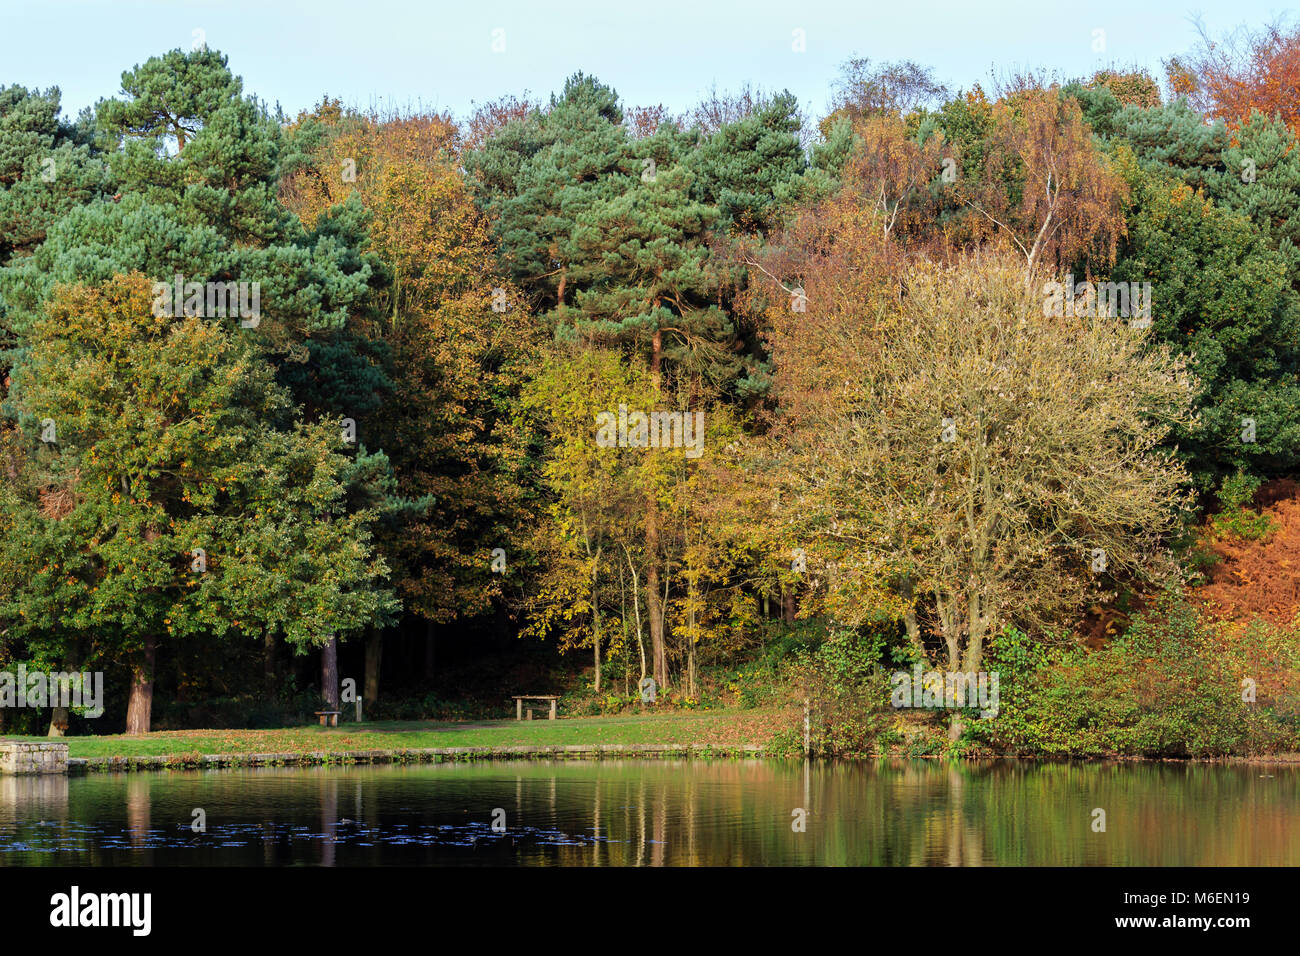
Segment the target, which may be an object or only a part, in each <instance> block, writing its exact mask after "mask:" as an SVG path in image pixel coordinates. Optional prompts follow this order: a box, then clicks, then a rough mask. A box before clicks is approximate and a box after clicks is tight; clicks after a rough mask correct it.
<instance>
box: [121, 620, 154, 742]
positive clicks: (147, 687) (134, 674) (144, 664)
mask: <svg viewBox="0 0 1300 956" xmlns="http://www.w3.org/2000/svg"><path fill="white" fill-rule="evenodd" d="M156 653H157V644H156V641H155V639H154V636H153V635H152V634H146V635H145V638H144V648H143V649H142V650H141V651H140V653H139V655H137V657H136V659H135V661H134V662H133V663H132V665H131V696H130V697H129V698H128V699H127V703H126V732H127V733H128V734H133V735H134V734H147V733H149V726H150V720H151V718H152V715H153V667H154V659H155V656H156Z"/></svg>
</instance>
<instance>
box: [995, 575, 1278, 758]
mask: <svg viewBox="0 0 1300 956" xmlns="http://www.w3.org/2000/svg"><path fill="white" fill-rule="evenodd" d="M988 666H989V668H990V669H997V670H999V671H1000V672H1001V690H1002V694H1001V696H1002V701H1001V708H1000V711H999V714H998V716H997V717H996V718H994V719H993V720H991V721H988V722H985V723H982V724H980V725H977V726H976V727H975V728H973V731H974V732H975V733H978V734H979V735H980V736H982V737H983V738H984V739H985V740H987V741H989V742H990V743H992V744H994V745H995V746H1001V747H1003V748H1005V749H1009V750H1013V751H1032V752H1035V753H1041V754H1045V755H1057V756H1089V755H1103V754H1125V755H1134V756H1146V757H1215V756H1223V755H1227V754H1252V753H1266V752H1276V751H1279V750H1286V749H1293V748H1295V746H1296V744H1297V740H1298V739H1300V720H1298V719H1297V718H1298V716H1300V706H1298V704H1300V643H1298V642H1297V641H1296V636H1295V635H1294V634H1288V633H1284V632H1283V631H1281V630H1280V629H1278V628H1276V627H1273V626H1271V625H1268V624H1266V623H1263V622H1257V623H1255V624H1252V625H1249V626H1245V627H1242V626H1233V625H1225V624H1217V623H1215V622H1213V621H1211V620H1210V619H1209V618H1208V617H1207V616H1206V615H1205V614H1204V613H1203V612H1202V611H1200V610H1199V609H1198V608H1196V607H1194V606H1193V605H1191V604H1190V603H1188V602H1187V601H1186V600H1185V599H1183V598H1182V597H1181V596H1178V595H1171V596H1169V597H1167V598H1165V599H1164V600H1162V601H1160V602H1159V603H1158V605H1157V606H1156V607H1155V608H1153V609H1152V610H1150V611H1148V612H1147V613H1145V614H1143V615H1140V616H1139V617H1137V618H1136V619H1135V620H1134V622H1133V624H1132V625H1131V626H1130V628H1129V629H1128V631H1127V632H1126V633H1125V634H1124V635H1123V636H1122V637H1120V638H1119V639H1117V640H1115V641H1113V642H1112V643H1110V644H1108V645H1107V646H1105V647H1103V648H1101V649H1099V650H1095V651H1087V650H1084V649H1082V648H1078V647H1051V646H1044V645H1034V644H1032V643H1031V642H1029V641H1028V639H1027V638H1026V637H1025V636H1024V635H1023V634H1021V633H1020V632H1017V631H1014V630H1010V629H1009V630H1008V631H1006V632H1004V634H1003V635H1001V636H1000V637H999V638H998V640H996V641H995V642H994V645H993V647H992V648H991V649H990V663H989V665H988ZM1247 679H1249V680H1250V681H1251V682H1253V686H1254V687H1255V694H1256V699H1255V700H1254V701H1253V702H1250V701H1247V700H1243V697H1244V696H1246V694H1245V691H1244V689H1243V688H1244V686H1245V682H1246V680H1247Z"/></svg>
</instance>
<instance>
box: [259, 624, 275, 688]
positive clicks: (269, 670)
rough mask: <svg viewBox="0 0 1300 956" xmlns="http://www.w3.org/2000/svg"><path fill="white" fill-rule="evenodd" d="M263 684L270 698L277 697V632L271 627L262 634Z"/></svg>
mask: <svg viewBox="0 0 1300 956" xmlns="http://www.w3.org/2000/svg"><path fill="white" fill-rule="evenodd" d="M262 686H263V688H264V689H265V690H266V696H267V699H268V700H274V699H275V698H276V696H277V695H276V679H275V632H274V631H272V630H271V629H270V628H269V627H268V628H267V629H266V631H265V632H264V633H263V634H262Z"/></svg>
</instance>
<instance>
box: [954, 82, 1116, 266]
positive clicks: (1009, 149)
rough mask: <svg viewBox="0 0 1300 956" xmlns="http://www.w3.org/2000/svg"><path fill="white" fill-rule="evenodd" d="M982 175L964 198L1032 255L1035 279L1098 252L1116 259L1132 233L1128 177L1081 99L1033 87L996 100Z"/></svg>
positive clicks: (960, 191) (960, 189)
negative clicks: (1127, 219)
mask: <svg viewBox="0 0 1300 956" xmlns="http://www.w3.org/2000/svg"><path fill="white" fill-rule="evenodd" d="M982 153H983V155H982V157H981V160H982V161H981V168H980V169H979V172H978V174H977V176H976V177H971V178H966V177H963V176H958V177H957V181H956V183H955V188H956V194H957V196H958V197H959V199H960V201H961V202H962V203H963V204H964V205H966V206H967V207H969V208H970V209H971V210H973V211H974V212H975V213H976V214H978V215H979V216H980V217H982V218H984V219H986V220H987V221H988V222H989V223H990V224H991V225H992V226H993V227H994V231H995V233H996V235H998V236H999V237H1001V238H1002V239H1003V240H1004V241H1006V242H1007V243H1008V244H1009V245H1010V246H1011V247H1013V248H1014V249H1015V250H1016V251H1017V252H1019V254H1020V256H1021V257H1022V258H1023V260H1024V264H1025V274H1026V276H1027V277H1030V276H1033V275H1036V274H1038V273H1039V272H1040V271H1041V270H1043V269H1064V268H1065V267H1066V266H1069V265H1072V264H1073V263H1075V262H1077V261H1079V260H1080V259H1082V258H1084V257H1085V256H1088V255H1089V254H1091V256H1092V257H1093V258H1094V260H1095V261H1099V262H1102V263H1106V262H1109V261H1113V259H1114V255H1115V247H1116V243H1117V242H1118V240H1119V237H1120V236H1121V235H1122V234H1123V230H1124V215H1123V201H1124V196H1125V192H1124V182H1123V179H1122V178H1121V177H1120V176H1119V174H1118V173H1117V172H1115V171H1114V170H1113V169H1112V168H1111V166H1110V163H1109V161H1108V160H1107V158H1106V157H1105V156H1104V155H1102V154H1101V153H1100V152H1099V151H1098V150H1097V149H1095V148H1094V146H1093V143H1092V135H1091V132H1090V131H1089V129H1088V127H1087V125H1086V124H1085V123H1084V122H1083V116H1082V111H1081V109H1080V107H1079V104H1078V102H1077V101H1076V100H1075V99H1074V98H1072V97H1068V96H1065V95H1063V94H1062V93H1061V92H1060V91H1059V90H1057V89H1030V90H1026V91H1025V92H1023V93H1021V94H1019V95H1017V96H1014V97H1012V98H1010V99H1003V100H999V101H998V102H997V103H995V104H993V107H992V109H991V111H990V114H989V128H988V134H987V137H986V138H985V141H984V144H983V150H982Z"/></svg>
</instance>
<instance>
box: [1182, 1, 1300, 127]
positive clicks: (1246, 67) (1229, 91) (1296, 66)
mask: <svg viewBox="0 0 1300 956" xmlns="http://www.w3.org/2000/svg"><path fill="white" fill-rule="evenodd" d="M1198 29H1199V30H1200V43H1199V45H1198V46H1197V47H1196V48H1195V49H1194V50H1192V51H1191V52H1190V53H1188V54H1186V55H1184V56H1178V57H1173V58H1171V59H1170V60H1169V61H1167V62H1166V64H1165V73H1166V78H1167V80H1168V82H1169V87H1170V89H1171V90H1172V92H1173V93H1174V95H1175V96H1183V97H1186V98H1187V99H1188V100H1189V101H1190V102H1191V103H1192V105H1193V106H1194V107H1195V108H1196V109H1198V110H1199V111H1200V112H1202V113H1205V114H1206V115H1209V116H1213V117H1217V118H1219V119H1222V120H1224V121H1225V122H1226V123H1228V125H1229V126H1231V127H1236V126H1239V125H1240V124H1242V123H1244V122H1246V121H1247V120H1248V119H1249V117H1250V113H1251V111H1252V110H1258V111H1259V112H1261V113H1263V114H1264V115H1265V116H1267V117H1273V116H1277V117H1280V118H1281V119H1282V121H1283V122H1284V123H1286V124H1287V125H1288V126H1289V127H1291V129H1292V130H1293V131H1295V132H1297V133H1300V99H1298V98H1297V96H1296V91H1297V89H1300V27H1288V26H1286V25H1285V23H1284V22H1283V21H1281V20H1278V21H1276V22H1274V23H1272V24H1270V25H1268V26H1266V27H1264V28H1263V29H1261V30H1255V31H1252V30H1248V29H1246V28H1239V29H1237V30H1235V31H1234V32H1232V33H1231V34H1229V35H1228V36H1226V37H1223V38H1222V39H1219V40H1215V39H1214V38H1212V37H1211V36H1210V35H1209V33H1208V32H1207V30H1206V28H1205V26H1204V24H1198Z"/></svg>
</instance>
